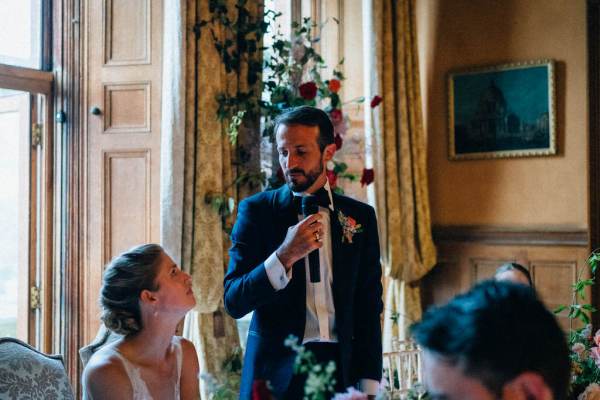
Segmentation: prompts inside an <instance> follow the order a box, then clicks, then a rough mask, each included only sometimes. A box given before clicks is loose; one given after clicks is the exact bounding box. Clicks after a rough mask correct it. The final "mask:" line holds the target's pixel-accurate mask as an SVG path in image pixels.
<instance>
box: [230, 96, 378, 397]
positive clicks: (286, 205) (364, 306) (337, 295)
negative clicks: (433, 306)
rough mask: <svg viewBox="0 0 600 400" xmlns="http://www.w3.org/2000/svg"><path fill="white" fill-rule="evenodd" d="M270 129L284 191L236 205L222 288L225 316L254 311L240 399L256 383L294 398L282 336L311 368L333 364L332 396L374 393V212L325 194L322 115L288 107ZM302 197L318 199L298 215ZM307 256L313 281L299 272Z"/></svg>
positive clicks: (331, 147) (328, 132)
mask: <svg viewBox="0 0 600 400" xmlns="http://www.w3.org/2000/svg"><path fill="white" fill-rule="evenodd" d="M275 123H276V124H275V134H276V141H277V151H278V152H279V163H280V165H281V168H282V170H283V173H284V176H285V180H286V183H287V185H284V186H282V187H281V188H279V189H277V190H273V191H267V192H262V193H258V194H256V195H254V196H251V197H249V198H247V199H245V200H243V201H242V202H240V205H239V208H238V215H237V220H236V224H235V226H234V228H233V232H232V234H231V240H232V247H231V249H230V251H229V254H230V262H229V270H228V272H227V275H226V276H225V282H224V285H225V308H226V309H227V311H228V313H229V314H230V315H231V316H233V317H234V318H241V317H242V316H244V315H246V314H248V313H249V312H251V311H254V314H253V316H252V322H251V323H250V329H249V333H248V341H247V344H246V354H245V358H244V367H243V372H242V383H241V393H240V398H242V399H249V398H250V395H251V388H252V383H253V382H254V381H255V380H257V379H262V380H268V381H269V382H270V385H271V387H272V389H273V392H274V395H275V396H276V397H277V398H282V399H301V398H303V397H304V396H303V395H304V391H303V387H304V379H305V377H304V378H303V377H302V376H298V375H294V374H293V364H294V358H295V354H294V353H293V352H292V351H291V350H290V349H289V348H287V347H285V345H284V341H285V339H286V338H287V337H288V336H289V335H294V336H296V337H298V338H299V340H300V341H301V342H302V343H303V344H304V345H305V347H306V348H307V349H308V350H310V351H312V352H313V353H314V354H315V356H316V359H317V361H318V362H321V363H325V362H327V361H330V360H333V361H335V362H336V366H337V371H336V381H337V384H336V390H337V391H339V390H343V389H345V388H346V387H348V386H350V385H355V384H360V385H361V389H362V390H363V391H365V392H366V393H368V394H370V395H374V394H375V393H376V391H377V387H378V382H379V380H380V379H381V372H382V354H381V326H380V315H381V312H382V309H383V303H382V300H381V294H382V287H381V265H380V263H379V238H378V233H377V221H376V219H375V212H374V210H373V208H372V207H370V206H368V205H366V204H363V203H361V202H359V201H356V200H353V199H350V198H348V197H345V196H340V195H337V194H335V193H333V192H332V191H331V188H330V187H329V183H328V182H327V177H326V173H325V168H326V164H327V162H328V161H330V160H331V159H332V157H333V154H334V153H335V149H336V147H335V144H334V141H333V126H332V123H331V121H330V120H329V117H328V116H327V114H326V113H325V112H323V111H322V110H319V109H317V108H314V107H298V108H294V109H291V110H288V111H287V112H284V113H283V114H282V115H281V116H280V117H279V118H277V120H276V122H275ZM304 196H314V197H312V198H311V199H315V200H318V203H319V205H318V212H316V213H315V214H311V215H309V216H306V217H305V216H303V215H302V211H301V210H299V209H298V207H297V203H299V202H301V201H302V197H304ZM313 251H316V252H317V253H316V255H317V256H318V259H319V269H318V271H316V273H315V276H317V277H318V281H317V282H315V281H314V279H311V275H312V274H311V273H310V272H309V271H310V269H311V268H309V265H314V264H312V261H311V262H310V263H309V261H308V259H309V257H308V255H309V253H311V252H313ZM315 276H313V277H312V278H314V277H315Z"/></svg>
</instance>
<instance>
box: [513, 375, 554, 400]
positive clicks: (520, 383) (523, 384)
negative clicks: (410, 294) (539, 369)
mask: <svg viewBox="0 0 600 400" xmlns="http://www.w3.org/2000/svg"><path fill="white" fill-rule="evenodd" d="M502 398H503V399H507V400H508V399H510V400H552V399H553V396H552V390H550V387H549V386H548V384H547V383H546V381H544V378H542V376H541V375H540V374H538V373H535V372H523V373H522V374H521V375H519V376H517V377H516V378H515V379H513V380H512V381H510V382H508V383H507V384H506V385H504V389H503V390H502Z"/></svg>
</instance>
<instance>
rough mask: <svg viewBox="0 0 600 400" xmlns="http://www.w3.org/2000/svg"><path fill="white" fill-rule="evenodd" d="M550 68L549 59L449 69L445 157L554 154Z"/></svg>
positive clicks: (554, 120)
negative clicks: (458, 69)
mask: <svg viewBox="0 0 600 400" xmlns="http://www.w3.org/2000/svg"><path fill="white" fill-rule="evenodd" d="M554 71H555V66H554V61H553V60H535V61H527V62H519V63H511V64H502V65H496V66H489V67H479V68H471V69H467V70H462V71H450V72H449V73H448V130H449V135H448V158H449V159H450V160H470V159H489V158H512V157H533V156H548V155H554V154H556V153H557V149H556V110H555V107H556V99H555V73H554Z"/></svg>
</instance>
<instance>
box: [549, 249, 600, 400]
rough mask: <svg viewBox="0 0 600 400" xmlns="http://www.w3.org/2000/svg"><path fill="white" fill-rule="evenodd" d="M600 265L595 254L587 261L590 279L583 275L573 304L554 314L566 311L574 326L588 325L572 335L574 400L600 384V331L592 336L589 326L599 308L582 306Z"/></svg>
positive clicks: (579, 279) (557, 309) (578, 283)
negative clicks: (593, 385) (590, 386)
mask: <svg viewBox="0 0 600 400" xmlns="http://www.w3.org/2000/svg"><path fill="white" fill-rule="evenodd" d="M599 261H600V256H599V253H597V252H593V253H592V254H591V255H590V257H589V258H588V264H589V266H590V272H591V276H590V277H589V278H585V279H584V278H583V277H582V273H583V271H581V272H580V273H579V276H578V279H577V281H576V282H575V283H574V284H573V285H572V288H573V302H572V304H571V305H568V306H567V305H561V306H559V307H557V308H556V309H555V310H554V312H555V313H556V314H558V313H561V312H564V311H567V316H568V318H569V319H571V321H572V322H574V321H581V322H582V323H584V324H585V327H584V328H580V329H571V331H570V332H569V346H570V347H571V352H570V355H569V358H570V359H571V365H572V369H571V394H572V395H574V396H575V397H577V395H579V394H580V393H583V392H584V391H585V389H586V387H588V385H590V384H591V383H598V382H600V367H599V365H600V364H599V363H600V358H599V357H600V353H599V352H598V343H599V342H600V336H599V335H600V331H599V332H596V335H592V325H591V324H590V321H591V317H592V313H594V312H596V308H595V307H593V306H592V305H591V304H588V303H583V301H584V300H585V298H586V296H585V292H586V291H587V290H588V289H590V288H591V287H592V286H593V285H594V282H595V276H596V270H597V268H598V263H599Z"/></svg>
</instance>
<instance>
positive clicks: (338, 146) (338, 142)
mask: <svg viewBox="0 0 600 400" xmlns="http://www.w3.org/2000/svg"><path fill="white" fill-rule="evenodd" d="M333 142H334V143H335V149H336V150H339V149H341V148H342V144H343V143H344V139H342V136H341V135H335V138H334V140H333Z"/></svg>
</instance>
